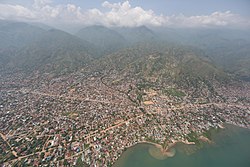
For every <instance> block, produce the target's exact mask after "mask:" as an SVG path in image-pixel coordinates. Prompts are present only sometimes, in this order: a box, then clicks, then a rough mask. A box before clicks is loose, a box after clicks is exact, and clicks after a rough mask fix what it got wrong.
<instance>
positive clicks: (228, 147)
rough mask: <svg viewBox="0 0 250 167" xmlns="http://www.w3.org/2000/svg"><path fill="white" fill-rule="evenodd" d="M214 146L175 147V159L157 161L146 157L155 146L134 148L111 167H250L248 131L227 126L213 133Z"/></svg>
mask: <svg viewBox="0 0 250 167" xmlns="http://www.w3.org/2000/svg"><path fill="white" fill-rule="evenodd" d="M212 139H213V142H214V143H213V144H204V145H203V147H202V148H198V146H194V145H193V146H191V145H184V144H177V145H176V146H175V147H174V148H173V149H175V156H174V157H171V158H170V157H169V158H166V159H164V160H159V159H156V158H154V157H152V156H151V154H150V153H149V152H150V151H149V150H151V149H155V146H153V145H150V144H137V145H135V146H134V147H131V148H129V149H128V150H126V151H125V152H124V153H123V154H122V156H121V158H119V159H118V161H117V162H116V163H115V164H114V167H250V130H249V129H244V128H239V127H236V126H232V125H226V128H225V129H221V130H219V132H216V133H215V132H214V133H212Z"/></svg>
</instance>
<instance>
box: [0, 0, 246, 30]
mask: <svg viewBox="0 0 250 167" xmlns="http://www.w3.org/2000/svg"><path fill="white" fill-rule="evenodd" d="M0 19H8V20H21V21H39V22H44V23H50V24H53V23H55V22H56V23H58V24H59V23H60V24H82V25H93V24H102V25H105V26H129V27H133V26H140V25H149V26H170V27H171V26H177V27H213V26H216V27H218V26H219V27H240V28H249V27H250V0H130V1H126V0H123V1H122V0H120V1H119V0H108V1H104V0H0Z"/></svg>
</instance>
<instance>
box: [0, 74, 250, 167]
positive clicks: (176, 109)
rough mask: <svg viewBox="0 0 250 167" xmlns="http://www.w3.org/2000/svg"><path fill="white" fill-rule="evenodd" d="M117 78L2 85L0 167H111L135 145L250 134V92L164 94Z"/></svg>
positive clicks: (83, 76) (40, 80) (12, 81)
mask: <svg viewBox="0 0 250 167" xmlns="http://www.w3.org/2000/svg"><path fill="white" fill-rule="evenodd" d="M114 75H115V74H112V76H107V75H106V74H105V75H103V74H100V73H91V74H85V73H81V72H78V73H75V74H71V75H68V76H61V77H53V76H50V75H49V74H47V75H44V76H38V75H37V76H35V77H30V78H27V77H26V79H19V77H20V78H22V76H16V77H17V79H16V81H15V78H14V77H12V78H5V79H2V78H1V81H0V82H1V88H0V135H1V136H0V146H1V147H0V164H1V165H2V166H15V165H16V166H24V165H32V166H77V163H78V162H79V161H82V163H85V164H87V165H89V166H96V167H98V166H101V167H103V166H112V165H113V164H114V163H115V162H116V161H117V159H118V158H119V157H120V156H121V154H122V153H123V152H124V151H125V150H126V149H127V148H129V147H131V146H133V145H135V144H137V143H142V142H150V143H155V144H160V145H161V146H162V147H163V148H168V147H169V146H170V145H171V144H172V143H175V142H184V143H190V142H195V140H194V137H197V136H201V135H203V134H204V133H205V132H207V131H208V130H209V129H210V128H219V127H222V126H223V124H224V123H230V124H234V125H238V126H241V127H246V128H250V124H249V122H250V121H249V118H250V106H249V101H248V100H249V94H250V92H249V90H250V89H245V91H244V92H245V93H244V94H243V95H244V96H243V97H242V96H241V95H242V93H238V94H237V93H236V92H237V91H241V90H242V89H243V88H242V89H240V88H235V89H234V88H230V90H229V89H224V88H222V87H220V86H218V91H217V92H219V93H218V94H214V95H213V94H211V93H209V89H202V90H192V89H190V90H178V89H176V88H173V87H172V86H171V87H166V88H164V90H163V89H162V87H160V86H159V85H157V86H152V85H150V84H148V85H146V86H144V87H142V86H141V85H140V87H138V84H137V83H138V81H137V80H136V79H133V78H132V77H131V78H129V79H121V78H123V77H121V76H114ZM204 90H206V91H207V92H206V91H204ZM197 91H198V94H199V93H200V94H199V96H195V95H194V93H195V94H197ZM199 91H200V92H199ZM229 91H235V92H234V93H233V94H230V93H228V92H229ZM223 92H227V93H225V94H223ZM202 95H204V96H202ZM226 95H227V96H226ZM232 99H234V101H232Z"/></svg>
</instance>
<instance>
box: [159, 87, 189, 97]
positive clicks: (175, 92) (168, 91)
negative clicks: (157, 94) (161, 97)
mask: <svg viewBox="0 0 250 167" xmlns="http://www.w3.org/2000/svg"><path fill="white" fill-rule="evenodd" d="M163 93H164V94H167V95H171V96H176V97H183V96H186V94H185V93H184V92H182V91H180V90H177V89H175V88H169V89H165V90H163Z"/></svg>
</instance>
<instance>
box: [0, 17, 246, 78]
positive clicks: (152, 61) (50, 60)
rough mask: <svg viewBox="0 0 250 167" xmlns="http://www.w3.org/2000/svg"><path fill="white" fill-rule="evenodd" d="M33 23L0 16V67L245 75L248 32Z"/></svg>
mask: <svg viewBox="0 0 250 167" xmlns="http://www.w3.org/2000/svg"><path fill="white" fill-rule="evenodd" d="M37 25H38V24H37ZM37 25H36V24H29V23H23V22H14V21H3V20H1V21H0V37H1V40H0V65H1V70H8V71H13V72H15V70H21V71H23V72H25V73H33V72H35V71H40V72H50V73H56V74H65V73H68V72H73V71H75V70H79V69H84V68H85V67H90V69H93V70H106V69H110V68H113V69H116V70H118V71H129V72H131V73H133V74H135V75H141V76H143V77H145V78H151V79H152V78H156V79H158V80H159V79H160V80H161V81H163V80H176V81H177V80H180V79H181V78H182V79H183V78H188V77H189V78H206V79H214V78H217V79H218V80H220V79H222V78H223V80H224V79H225V78H228V76H230V77H231V78H232V77H233V78H236V79H243V80H249V79H250V67H249V63H250V55H249V54H250V40H249V39H250V38H249V37H250V35H249V34H250V33H249V32H247V31H240V30H226V31H224V30H223V31H222V30H219V29H188V30H183V29H170V28H154V29H149V28H148V27H146V26H140V27H135V28H126V27H121V28H107V27H104V26H96V25H95V26H89V27H83V28H81V29H79V31H78V32H77V33H75V34H70V33H67V32H64V31H61V30H58V29H54V28H50V27H46V26H37ZM125 69H126V70H125Z"/></svg>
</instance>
